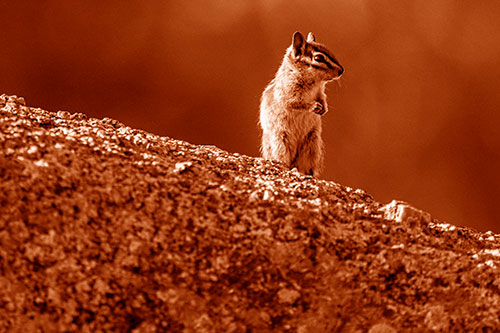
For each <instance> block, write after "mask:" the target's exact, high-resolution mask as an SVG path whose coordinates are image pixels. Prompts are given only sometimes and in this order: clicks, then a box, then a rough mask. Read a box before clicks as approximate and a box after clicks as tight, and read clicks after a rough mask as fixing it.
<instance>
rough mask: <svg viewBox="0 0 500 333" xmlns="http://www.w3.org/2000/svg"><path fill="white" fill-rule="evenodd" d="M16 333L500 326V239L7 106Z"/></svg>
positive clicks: (205, 154) (2, 302)
mask: <svg viewBox="0 0 500 333" xmlns="http://www.w3.org/2000/svg"><path fill="white" fill-rule="evenodd" d="M0 108H1V109H0V114H1V116H0V146H1V149H0V204H1V208H0V269H1V276H0V309H2V310H1V311H0V331H1V332H7V331H8V332H37V331H38V332H111V331H116V332H118V331H120V332H127V331H128V332H165V331H168V332H257V331H258V332H266V331H278V332H301V333H305V332H335V331H345V332H372V333H373V332H396V331H410V332H411V331H415V332H422V331H448V330H459V331H462V330H480V329H483V330H486V331H498V330H500V274H499V273H500V271H499V266H500V243H499V238H500V237H499V235H494V234H492V233H478V232H476V231H474V230H471V229H468V228H462V227H455V226H452V225H449V224H444V223H440V222H439V221H436V220H432V218H431V217H430V216H429V215H428V214H426V213H424V212H421V211H419V210H418V209H415V208H412V207H410V206H408V205H406V204H404V203H401V202H393V203H391V204H389V205H385V206H383V205H381V204H379V203H378V202H376V201H374V200H373V198H371V197H370V196H369V195H368V194H366V193H365V192H364V191H361V190H354V189H350V188H348V187H343V186H341V185H338V184H336V183H334V182H328V181H323V180H318V179H316V178H312V177H308V176H304V175H301V174H299V173H297V172H296V171H293V170H292V171H289V170H286V169H285V168H283V167H282V166H281V165H279V164H276V163H272V162H268V161H264V160H262V159H260V158H252V157H247V156H241V155H238V154H230V153H227V152H225V151H223V150H221V149H218V148H216V147H213V146H196V145H192V144H189V143H186V142H182V141H177V140H173V139H170V138H166V137H159V136H156V135H152V134H149V133H146V132H144V131H141V130H136V129H132V128H129V127H126V126H124V125H123V124H120V123H119V122H117V121H115V120H112V119H108V118H105V119H102V120H98V119H88V118H87V117H86V116H85V115H84V114H79V113H73V114H70V113H69V112H65V111H59V112H48V111H44V110H41V109H37V108H29V107H26V106H25V105H24V100H23V99H22V98H17V97H15V96H6V95H2V96H1V97H0Z"/></svg>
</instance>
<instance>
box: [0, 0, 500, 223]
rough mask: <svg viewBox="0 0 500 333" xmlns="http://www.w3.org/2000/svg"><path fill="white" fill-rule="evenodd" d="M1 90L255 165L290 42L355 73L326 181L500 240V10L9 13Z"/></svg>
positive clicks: (438, 1) (307, 4)
mask: <svg viewBox="0 0 500 333" xmlns="http://www.w3.org/2000/svg"><path fill="white" fill-rule="evenodd" d="M0 12H1V14H0V15H1V17H2V23H1V28H0V45H1V46H0V73H1V74H0V93H7V94H16V95H20V96H24V97H25V98H26V100H27V103H28V104H29V105H31V106H40V107H42V108H45V109H48V110H53V111H57V110H60V109H62V110H69V111H71V112H77V111H78V112H84V113H86V114H88V115H89V116H93V117H99V118H101V117H105V116H108V117H112V118H115V119H118V120H120V121H121V122H123V123H125V124H127V125H129V126H132V127H137V128H142V129H145V130H147V131H149V132H152V133H155V134H159V135H164V136H170V137H173V138H176V139H182V140H186V141H189V142H192V143H197V144H215V145H217V146H219V147H221V148H223V149H226V150H228V151H230V152H238V153H242V154H247V155H251V156H257V155H258V146H259V130H258V127H257V119H258V108H259V98H260V94H261V92H262V90H263V89H264V87H265V86H266V84H267V83H268V82H269V81H270V80H271V79H272V78H273V76H274V73H275V71H276V70H277V68H278V66H279V64H280V61H281V58H282V56H283V53H284V50H285V48H286V47H287V46H288V45H289V43H290V41H291V37H292V33H293V32H294V31H296V30H299V31H302V32H303V33H307V32H309V31H312V32H314V33H315V34H316V38H317V40H318V41H319V42H321V43H324V44H325V45H327V46H328V47H329V48H330V49H331V50H332V51H333V52H334V53H335V55H336V57H337V58H338V59H339V61H340V62H341V64H342V65H343V66H344V68H345V69H346V72H345V74H344V76H343V78H342V80H341V81H340V85H338V84H336V83H335V82H334V83H330V84H329V87H328V96H329V106H330V112H329V113H328V114H326V116H324V118H323V119H324V125H323V127H324V141H325V143H326V149H327V152H326V153H327V157H326V168H325V171H324V173H323V175H322V177H323V178H325V179H327V180H334V181H336V182H338V183H341V184H343V185H346V186H351V187H354V188H362V189H365V190H366V191H368V192H369V193H370V194H372V195H373V196H374V197H375V199H376V200H377V201H380V202H387V201H390V200H392V199H394V198H396V199H402V200H405V201H408V202H410V203H411V204H413V205H414V206H416V207H419V208H421V209H424V210H426V211H428V212H430V213H431V214H432V215H433V216H434V217H436V218H438V219H441V220H443V221H446V222H449V223H452V224H457V225H467V226H471V227H474V228H477V229H479V230H483V231H486V230H493V231H496V232H500V224H499V223H498V222H497V221H498V213H497V212H498V208H497V207H498V206H499V202H498V199H499V198H500V175H499V171H500V168H499V167H500V163H499V160H500V158H499V151H500V149H499V148H500V130H499V128H500V126H499V125H500V124H499V117H500V115H499V113H498V111H499V105H500V91H499V87H500V19H499V17H500V2H499V1H498V0H484V1H467V2H464V1H454V0H435V1H425V2H423V1H400V0H377V1H370V0H337V1H320V0H311V1H290V0H255V1H247V0H232V1H214V0H190V1H138V0H135V1H116V0H113V1H101V2H95V1H92V2H89V1H78V2H77V1H55V0H46V1H38V2H34V1H33V2H30V4H28V2H27V1H17V2H14V1H2V2H0Z"/></svg>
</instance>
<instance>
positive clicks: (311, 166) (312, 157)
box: [292, 128, 324, 176]
mask: <svg viewBox="0 0 500 333" xmlns="http://www.w3.org/2000/svg"><path fill="white" fill-rule="evenodd" d="M320 134H321V133H319V130H318V129H316V128H314V129H312V130H311V131H310V132H309V133H308V134H307V135H306V137H305V138H304V140H303V141H302V143H301V145H300V146H299V149H298V152H297V158H296V159H295V160H294V165H292V166H296V167H297V168H298V169H299V171H300V172H303V173H305V174H308V175H314V176H317V175H319V173H320V172H321V167H322V164H323V155H324V152H323V140H322V139H321V135H320Z"/></svg>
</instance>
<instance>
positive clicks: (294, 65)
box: [259, 32, 344, 175]
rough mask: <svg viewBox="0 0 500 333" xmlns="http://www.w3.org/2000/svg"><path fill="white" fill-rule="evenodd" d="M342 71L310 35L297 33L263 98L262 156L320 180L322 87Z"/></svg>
mask: <svg viewBox="0 0 500 333" xmlns="http://www.w3.org/2000/svg"><path fill="white" fill-rule="evenodd" d="M343 72H344V69H343V68H342V66H341V65H340V64H339V62H338V61H337V59H335V57H334V56H333V54H332V52H330V51H329V50H328V49H327V48H326V47H325V46H323V45H322V44H320V43H317V42H316V38H315V37H314V35H313V34H312V33H309V34H308V35H307V40H305V39H304V36H303V35H302V34H301V33H300V32H295V33H294V34H293V38H292V45H290V47H289V48H288V49H287V50H286V52H285V56H284V57H283V61H282V63H281V66H280V68H279V69H278V72H277V73H276V75H275V77H274V79H273V80H272V81H271V83H269V85H268V86H267V87H266V89H265V90H264V92H263V93H262V98H261V103H260V121H259V122H260V127H261V128H262V145H261V153H262V156H263V157H264V158H265V159H269V160H276V161H280V162H283V163H285V164H286V165H287V166H289V167H290V168H294V167H296V168H297V169H298V170H299V171H300V172H302V173H305V174H309V175H318V174H319V172H320V171H321V167H322V164H323V157H324V151H323V141H322V139H321V116H322V115H324V114H325V113H326V112H328V106H327V104H326V94H325V86H326V83H327V82H329V81H331V80H335V79H338V78H340V76H341V75H342V73H343Z"/></svg>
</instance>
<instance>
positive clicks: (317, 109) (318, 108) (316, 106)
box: [311, 102, 326, 116]
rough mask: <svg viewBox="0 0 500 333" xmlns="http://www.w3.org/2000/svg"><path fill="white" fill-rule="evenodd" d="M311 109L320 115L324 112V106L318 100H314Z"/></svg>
mask: <svg viewBox="0 0 500 333" xmlns="http://www.w3.org/2000/svg"><path fill="white" fill-rule="evenodd" d="M311 111H312V112H314V113H316V114H319V115H320V116H322V115H324V114H325V113H326V108H325V106H324V105H323V104H321V103H320V102H314V104H313V106H312V108H311Z"/></svg>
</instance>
